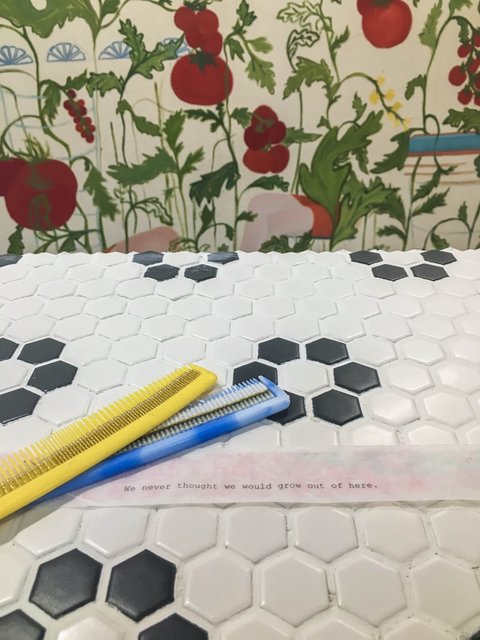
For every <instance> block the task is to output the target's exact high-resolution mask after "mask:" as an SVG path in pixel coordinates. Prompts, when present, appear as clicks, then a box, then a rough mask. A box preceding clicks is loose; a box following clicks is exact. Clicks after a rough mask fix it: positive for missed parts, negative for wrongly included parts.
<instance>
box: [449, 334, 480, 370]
mask: <svg viewBox="0 0 480 640" xmlns="http://www.w3.org/2000/svg"><path fill="white" fill-rule="evenodd" d="M450 352H451V354H452V355H453V356H455V357H456V358H460V359H461V360H466V361H467V362H472V363H473V364H477V365H478V364H480V342H479V341H478V340H474V339H472V338H455V339H454V340H452V342H451V343H450Z"/></svg>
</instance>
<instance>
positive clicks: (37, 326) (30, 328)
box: [6, 316, 55, 342]
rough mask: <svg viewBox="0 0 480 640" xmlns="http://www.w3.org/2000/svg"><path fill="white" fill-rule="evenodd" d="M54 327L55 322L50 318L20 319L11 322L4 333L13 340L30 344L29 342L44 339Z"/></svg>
mask: <svg viewBox="0 0 480 640" xmlns="http://www.w3.org/2000/svg"><path fill="white" fill-rule="evenodd" d="M54 326H55V322H54V320H52V318H45V317H44V316H37V317H29V318H22V319H21V320H14V321H13V322H12V324H11V325H10V326H9V327H8V329H7V331H6V335H7V336H8V337H9V338H13V339H14V340H20V341H21V342H30V341H31V340H38V339H40V338H46V337H47V336H48V335H49V334H50V332H51V331H52V329H53V327H54Z"/></svg>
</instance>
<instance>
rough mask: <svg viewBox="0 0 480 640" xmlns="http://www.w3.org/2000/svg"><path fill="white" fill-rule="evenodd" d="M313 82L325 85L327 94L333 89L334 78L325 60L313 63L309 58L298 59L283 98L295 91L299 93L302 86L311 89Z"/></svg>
mask: <svg viewBox="0 0 480 640" xmlns="http://www.w3.org/2000/svg"><path fill="white" fill-rule="evenodd" d="M314 82H322V83H323V84H324V85H325V88H326V91H327V94H328V93H331V92H332V91H333V87H334V78H333V75H332V72H331V70H330V67H329V66H328V64H327V63H326V61H325V60H321V61H320V62H315V61H314V60H310V59H309V58H302V57H300V58H299V59H298V66H297V70H296V71H295V73H294V74H293V75H292V76H290V78H289V79H288V80H287V83H286V85H285V90H284V92H283V97H284V98H288V97H289V96H290V95H291V94H292V93H294V92H295V91H300V89H301V88H302V85H303V84H306V85H307V87H311V86H312V84H313V83H314Z"/></svg>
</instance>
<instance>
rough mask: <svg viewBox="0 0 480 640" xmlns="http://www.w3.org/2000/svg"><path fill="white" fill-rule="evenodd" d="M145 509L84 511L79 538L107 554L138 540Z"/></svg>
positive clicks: (144, 524)
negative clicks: (80, 536)
mask: <svg viewBox="0 0 480 640" xmlns="http://www.w3.org/2000/svg"><path fill="white" fill-rule="evenodd" d="M148 518H149V512H148V510H146V509H128V508H125V509H95V510H93V511H90V512H87V513H86V514H85V519H84V525H83V528H82V541H83V543H84V544H85V545H86V546H87V547H91V548H92V549H94V550H95V551H97V552H98V553H100V554H101V555H103V556H105V557H107V558H111V557H113V556H116V555H120V554H122V553H124V552H125V551H127V550H128V549H131V548H132V547H136V546H139V545H141V544H142V542H143V540H144V538H145V532H146V528H147V523H148Z"/></svg>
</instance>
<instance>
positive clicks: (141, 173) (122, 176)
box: [107, 148, 178, 187]
mask: <svg viewBox="0 0 480 640" xmlns="http://www.w3.org/2000/svg"><path fill="white" fill-rule="evenodd" d="M144 157H145V160H144V161H143V162H142V164H134V165H126V164H122V163H118V164H114V165H111V166H110V168H109V171H107V173H108V175H109V176H111V177H112V178H114V179H115V180H117V182H118V183H119V184H121V185H122V186H123V187H131V186H133V185H136V184H146V183H147V182H151V181H152V180H155V178H158V176H161V175H162V174H165V173H176V172H177V170H178V167H177V165H176V162H175V160H174V159H173V158H172V157H171V156H170V155H169V154H168V153H167V152H166V151H165V150H164V149H160V148H157V151H156V153H155V155H154V156H147V155H145V156H144Z"/></svg>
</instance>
